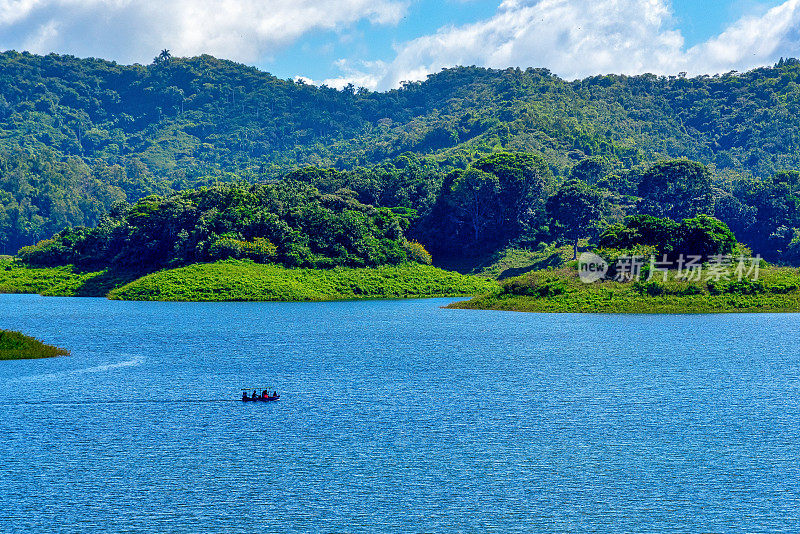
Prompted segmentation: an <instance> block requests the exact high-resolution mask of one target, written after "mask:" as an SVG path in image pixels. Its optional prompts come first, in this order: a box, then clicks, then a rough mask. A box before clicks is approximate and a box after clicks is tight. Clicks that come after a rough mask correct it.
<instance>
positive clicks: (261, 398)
mask: <svg viewBox="0 0 800 534" xmlns="http://www.w3.org/2000/svg"><path fill="white" fill-rule="evenodd" d="M251 389H252V390H253V395H252V396H250V395H248V394H247V392H248V391H250V390H251ZM259 389H261V388H248V389H243V390H242V401H243V402H270V401H276V400H278V399H280V398H281V396H280V395H278V392H277V391H275V390H273V391H275V393H274V394H273V395H270V394H269V390H268V389H266V388H265V389H264V391H263V392H262V394H261V395H259V394H258V393H257V391H258V390H259Z"/></svg>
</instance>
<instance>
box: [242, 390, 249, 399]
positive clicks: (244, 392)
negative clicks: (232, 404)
mask: <svg viewBox="0 0 800 534" xmlns="http://www.w3.org/2000/svg"><path fill="white" fill-rule="evenodd" d="M249 398H250V397H248V396H247V392H246V391H242V400H243V401H246V400H248V399H249Z"/></svg>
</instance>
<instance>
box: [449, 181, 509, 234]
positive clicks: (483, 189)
mask: <svg viewBox="0 0 800 534" xmlns="http://www.w3.org/2000/svg"><path fill="white" fill-rule="evenodd" d="M499 190H500V182H499V180H498V179H497V176H495V175H494V174H491V173H488V172H484V171H481V170H479V169H475V168H469V169H467V170H466V171H463V172H461V173H460V174H459V176H458V177H457V178H456V179H455V181H454V182H453V186H452V193H453V201H454V202H455V205H456V209H457V211H459V212H460V214H461V215H462V217H463V218H464V219H465V222H466V224H467V225H468V226H469V228H470V230H471V237H472V243H473V244H474V245H477V244H480V243H481V238H482V237H483V232H484V230H485V229H486V227H487V226H489V224H491V223H492V221H493V219H495V218H496V213H497V208H496V206H497V194H498V192H499Z"/></svg>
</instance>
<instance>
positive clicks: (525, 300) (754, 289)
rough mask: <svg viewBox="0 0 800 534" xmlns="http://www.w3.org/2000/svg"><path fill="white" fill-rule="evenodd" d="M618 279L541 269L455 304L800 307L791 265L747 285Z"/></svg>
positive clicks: (648, 309)
mask: <svg viewBox="0 0 800 534" xmlns="http://www.w3.org/2000/svg"><path fill="white" fill-rule="evenodd" d="M654 280H655V281H656V282H655V283H651V284H647V283H645V282H642V283H640V284H637V283H620V282H614V281H603V282H595V283H593V284H584V283H582V282H581V281H580V279H579V278H578V275H577V271H576V270H575V268H574V266H572V265H568V266H565V267H562V268H560V269H556V270H543V271H535V272H530V273H528V274H525V275H523V276H520V277H517V278H514V279H511V280H507V281H506V282H505V283H504V285H503V286H502V287H499V286H498V287H497V288H496V289H494V290H492V291H488V292H486V293H484V294H482V295H480V296H478V297H476V298H473V299H472V300H469V301H463V302H456V303H454V304H451V305H450V306H448V307H450V308H461V309H484V310H508V311H527V312H560V313H572V312H582V313H720V312H800V289H798V288H800V271H798V269H795V268H789V267H767V268H764V269H762V270H761V272H760V276H759V282H758V283H755V284H745V285H739V286H737V285H725V284H723V285H719V284H717V285H716V286H715V285H714V284H711V285H710V286H709V284H708V283H707V282H706V281H704V280H703V281H699V282H686V281H682V280H679V279H676V278H675V273H674V272H671V273H670V274H669V278H668V280H667V281H666V282H663V281H662V280H661V275H660V274H659V276H657V277H654Z"/></svg>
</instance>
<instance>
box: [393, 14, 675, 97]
mask: <svg viewBox="0 0 800 534" xmlns="http://www.w3.org/2000/svg"><path fill="white" fill-rule="evenodd" d="M672 22H673V20H672V13H671V9H670V4H669V3H668V1H667V0H595V1H591V2H587V1H582V0H539V1H534V2H524V1H519V0H506V1H505V2H503V3H502V4H501V5H500V8H499V9H498V11H497V13H496V14H495V15H494V16H493V17H491V18H490V19H487V20H484V21H480V22H476V23H472V24H467V25H464V26H459V27H445V28H442V29H440V30H439V31H438V32H436V33H435V34H433V35H427V36H424V37H420V38H417V39H414V40H412V41H410V42H408V43H405V44H404V45H402V46H400V47H398V49H397V57H396V58H395V60H394V61H393V62H392V63H391V65H390V66H389V67H388V69H387V71H386V73H385V75H384V76H383V78H382V79H381V81H380V83H379V86H383V87H388V86H396V85H397V83H398V82H400V81H401V80H407V79H409V80H410V79H418V78H419V77H420V76H421V75H424V73H430V72H435V71H437V70H439V69H440V68H442V67H447V66H452V65H472V64H475V65H482V66H488V67H496V68H503V67H509V66H521V67H527V66H534V67H547V68H549V69H551V70H552V71H554V72H556V73H557V74H559V75H561V76H564V77H567V78H575V77H581V76H585V75H588V74H597V73H609V72H616V73H634V72H643V71H645V70H663V69H665V68H669V67H672V66H674V64H675V58H676V55H679V54H680V50H681V48H682V46H683V37H682V36H681V34H680V32H678V31H677V30H674V29H672Z"/></svg>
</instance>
